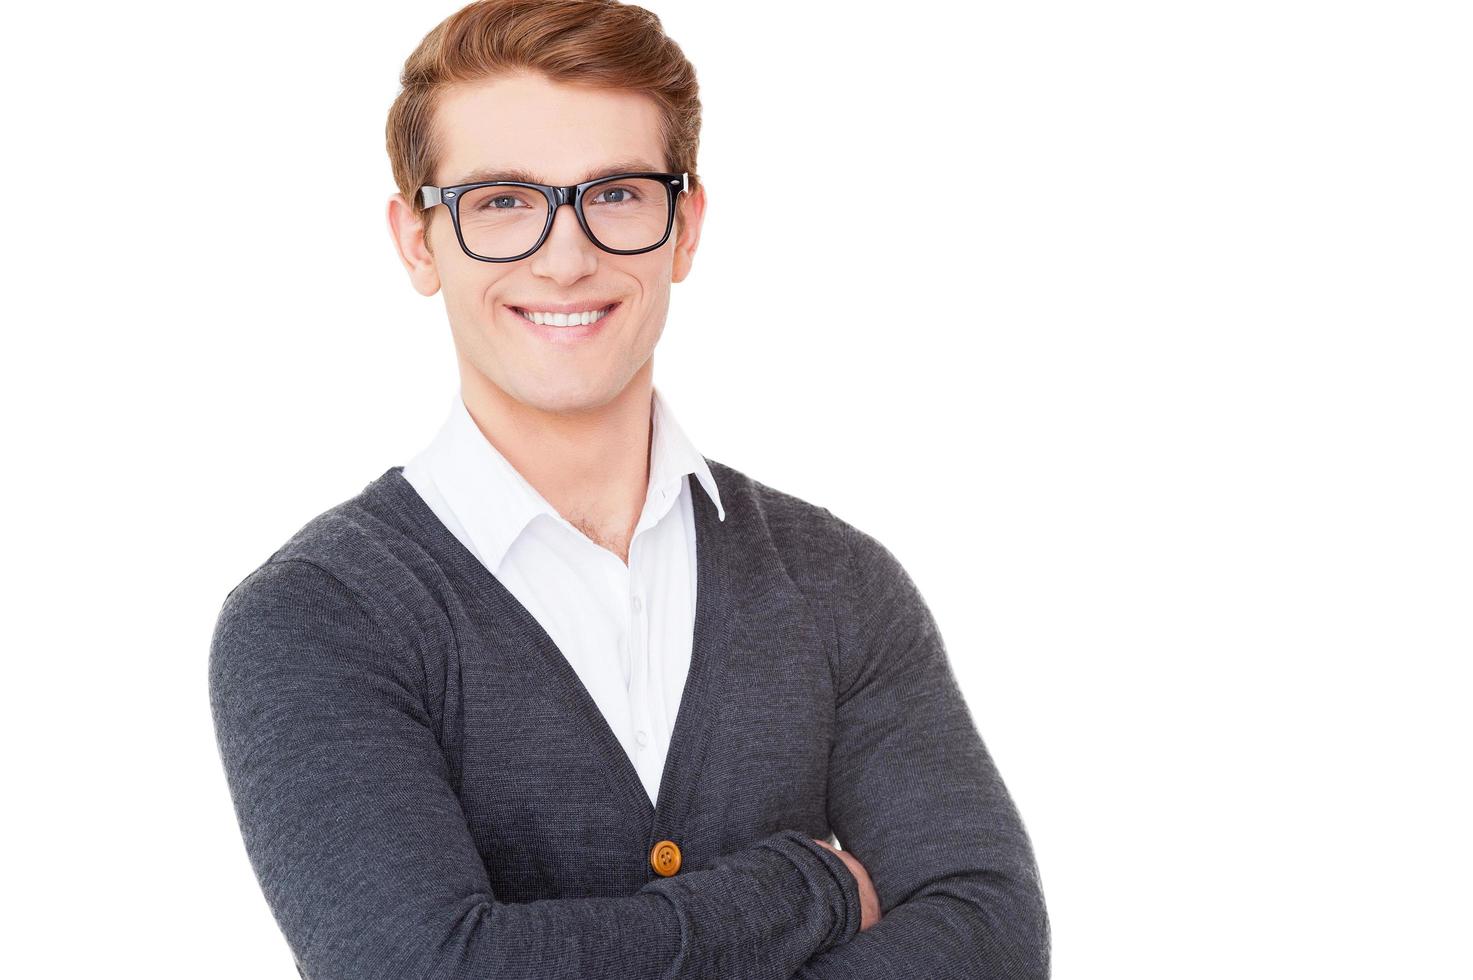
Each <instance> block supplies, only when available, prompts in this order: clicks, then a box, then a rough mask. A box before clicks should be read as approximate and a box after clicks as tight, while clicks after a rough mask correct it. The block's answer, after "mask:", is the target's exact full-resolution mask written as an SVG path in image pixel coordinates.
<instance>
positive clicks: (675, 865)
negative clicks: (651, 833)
mask: <svg viewBox="0 0 1473 980" xmlns="http://www.w3.org/2000/svg"><path fill="white" fill-rule="evenodd" d="M650 867H652V868H654V869H655V874H657V875H661V876H663V877H665V878H668V877H670V876H671V875H673V874H674V873H675V872H677V871H679V870H680V848H679V847H677V846H676V844H675V842H674V841H673V840H662V841H660V843H658V844H656V845H655V846H654V847H653V848H651V849H650Z"/></svg>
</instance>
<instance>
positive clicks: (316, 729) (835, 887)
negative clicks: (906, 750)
mask: <svg viewBox="0 0 1473 980" xmlns="http://www.w3.org/2000/svg"><path fill="white" fill-rule="evenodd" d="M394 635H395V627H394V625H393V624H392V622H390V621H389V620H388V619H387V618H385V617H384V616H383V614H382V611H381V610H380V609H379V608H378V607H377V605H376V603H374V602H372V601H370V600H364V599H363V598H361V597H360V595H359V594H358V593H357V592H355V591H353V590H351V589H349V588H348V587H346V586H345V585H344V584H343V583H342V582H341V581H340V580H339V579H338V578H337V577H336V576H334V575H333V574H332V573H331V572H330V571H328V570H327V569H326V568H324V567H323V566H320V565H318V564H316V563H315V562H311V561H308V560H305V559H299V558H285V559H280V558H275V557H273V559H271V560H268V562H267V563H266V564H264V565H262V566H261V567H259V568H258V569H256V570H255V571H253V572H252V573H251V574H250V575H248V576H247V577H246V578H245V579H243V580H242V581H241V583H240V584H239V585H237V586H236V587H235V588H234V589H232V590H231V592H230V593H229V595H228V596H227V597H226V599H225V602H224V604H223V606H222V608H221V611H220V615H219V618H218V621H217V623H216V626H215V630H214V633H213V636H212V639H211V644H210V654H209V667H208V675H209V695H210V706H211V712H212V715H213V720H214V726H215V733H216V739H217V743H218V747H219V751H220V756H221V761H222V763H223V766H224V770H225V775H226V781H227V783H228V786H229V790H230V794H231V797H232V801H233V804H234V807H235V812H236V816H237V819H238V821H239V824H240V830H241V834H242V838H243V841H244V844H245V849H246V853H247V856H248V858H249V861H250V863H251V865H252V868H253V870H254V872H255V874H256V877H257V880H258V881H259V883H260V885H261V888H262V891H263V892H264V895H265V898H266V901H267V903H268V905H269V906H270V909H271V911H272V914H273V915H274V917H275V919H276V922H277V924H278V925H279V927H280V929H281V931H282V933H283V935H284V937H285V939H286V941H287V943H288V945H289V947H290V949H291V952H292V954H293V956H294V958H295V960H296V965H297V969H298V972H300V973H301V974H302V975H303V976H305V977H307V978H310V980H376V978H383V980H388V978H394V980H399V978H403V977H416V978H425V980H441V978H444V980H450V978H456V980H472V978H474V980H490V978H493V977H494V978H497V980H518V978H533V977H535V978H537V980H561V978H567V980H573V978H586V977H593V976H617V977H621V978H630V980H634V978H649V980H654V978H663V980H675V978H707V980H709V978H717V977H731V978H738V977H740V978H758V977H769V978H777V980H786V978H789V977H791V976H792V973H793V971H794V970H796V969H798V968H799V967H800V966H801V965H802V964H803V963H804V962H805V961H806V960H808V959H809V958H811V957H812V956H813V955H814V954H815V953H818V952H821V951H823V950H825V949H827V948H829V947H830V946H833V945H835V944H838V943H841V942H844V941H846V940H847V939H848V938H849V937H850V936H852V935H854V934H855V933H856V932H858V930H859V919H860V909H859V905H858V891H857V888H856V886H855V883H854V879H853V876H852V875H850V874H849V872H848V869H847V868H846V867H845V866H844V864H843V863H842V861H840V860H839V859H838V858H837V857H835V856H833V855H832V854H829V853H828V852H827V851H825V849H824V848H823V847H821V846H820V845H818V844H816V843H814V842H813V841H812V839H811V838H809V837H808V836H807V835H806V834H804V833H801V832H799V831H795V830H785V831H782V832H779V833H775V834H773V835H771V836H770V837H767V838H765V839H763V840H761V841H758V842H757V843H755V844H754V845H752V846H751V847H749V848H746V849H744V850H741V851H738V852H734V853H731V854H726V855H722V856H720V857H719V858H716V859H714V860H712V861H711V862H709V863H708V864H706V865H705V866H702V867H699V868H693V869H691V870H689V871H685V870H682V871H681V872H680V873H679V874H676V875H674V876H671V877H668V878H660V879H657V880H654V881H651V882H649V883H648V884H646V885H645V886H644V887H642V888H641V889H640V890H639V891H638V892H637V893H635V894H633V895H629V896H622V897H617V898H592V899H590V898H579V899H566V900H563V899H548V900H541V901H534V902H526V903H509V902H498V901H497V899H496V896H495V895H494V894H493V893H492V890H491V886H490V882H489V879H488V876H487V874H486V869H485V865H484V864H483V862H482V860H481V857H480V855H479V853H478V852H477V850H476V848H475V844H474V841H473V840H472V837H471V833H470V830H469V827H468V825H467V822H466V819H465V816H464V813H463V812H462V810H461V807H460V802H459V798H458V797H457V796H456V794H455V792H454V790H453V788H452V786H451V783H450V774H449V769H448V765H447V763H446V759H445V756H444V753H443V751H442V750H441V748H440V745H439V743H438V741H437V740H436V738H435V736H434V732H433V729H432V727H431V722H430V718H429V715H428V713H427V711H426V709H425V705H424V698H423V695H422V688H423V673H422V667H421V665H420V663H419V662H418V656H417V653H416V654H414V655H411V654H409V653H407V652H405V649H404V648H405V647H407V646H408V644H407V643H395V642H393V641H392V640H391V639H390V637H392V636H394ZM841 876H845V877H847V878H848V882H847V883H846V882H844V880H843V878H842V877H841ZM846 885H847V887H846Z"/></svg>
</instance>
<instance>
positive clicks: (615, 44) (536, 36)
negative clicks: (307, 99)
mask: <svg viewBox="0 0 1473 980" xmlns="http://www.w3.org/2000/svg"><path fill="white" fill-rule="evenodd" d="M528 70H530V71H535V72H539V73H541V74H543V75H545V76H546V77H548V78H549V79H551V80H552V81H554V82H559V83H564V84H575V85H587V86H590V87H595V88H616V89H623V90H627V91H633V92H639V93H642V94H645V95H648V96H650V97H651V98H652V99H654V101H655V103H656V104H657V105H658V106H659V108H660V116H661V127H660V128H661V139H662V142H663V143H664V147H665V160H666V166H668V167H669V169H670V170H671V171H673V172H675V173H686V172H688V173H689V174H690V180H689V187H690V190H691V191H694V190H695V189H696V186H697V180H698V179H697V177H696V150H697V147H698V145H699V143H700V138H701V100H700V98H699V95H698V87H697V85H696V71H695V68H694V67H692V65H691V63H690V62H689V61H688V60H687V59H686V57H685V54H684V53H683V52H682V51H681V50H680V48H679V46H677V45H676V43H675V42H674V41H672V40H671V39H670V38H669V37H667V36H666V35H665V31H664V29H663V28H662V27H661V26H660V18H659V17H658V16H656V15H655V14H654V13H652V12H651V11H649V10H646V9H645V8H643V7H637V6H635V5H633V4H626V3H620V2H619V0H476V2H474V3H470V4H467V5H466V6H464V7H462V8H461V9H460V10H457V11H456V12H455V13H453V14H451V15H450V16H449V17H447V18H445V19H444V20H443V21H441V22H440V23H439V24H438V25H436V27H435V28H434V29H433V30H431V31H430V32H429V33H428V34H426V35H425V37H424V40H422V41H421V42H420V43H419V47H417V48H415V49H414V53H413V54H411V55H410V56H409V57H408V58H407V59H406V60H405V62H404V70H403V72H401V73H400V75H399V84H400V86H402V87H401V88H400V90H399V95H398V97H396V98H395V99H394V104H393V105H392V106H390V107H389V120H388V125H387V126H386V127H385V135H386V137H387V140H386V142H387V147H388V151H389V163H390V165H391V166H392V167H393V170H394V183H395V184H396V185H397V186H398V188H399V191H400V193H402V194H403V195H404V198H405V200H407V201H409V202H410V204H411V205H412V206H413V207H414V208H415V209H417V210H419V211H420V222H421V224H422V225H423V226H424V228H425V231H426V236H427V237H426V244H428V231H429V222H430V218H431V217H432V213H433V211H432V209H431V210H426V209H424V208H423V207H422V206H421V204H420V200H419V189H420V187H422V186H424V185H425V184H431V183H433V182H434V181H433V179H432V175H433V174H434V172H435V167H436V165H437V164H438V162H439V158H440V153H441V151H442V147H441V145H440V143H439V141H438V139H437V136H436V134H435V132H434V126H433V123H434V118H435V108H436V106H437V105H438V102H439V97H440V93H441V92H443V91H444V90H445V89H446V88H448V87H449V86H451V85H454V84H456V83H459V82H474V81H481V80H483V79H489V78H496V77H500V76H502V75H505V74H510V73H513V72H518V71H528ZM679 227H680V215H679V213H678V212H677V214H676V229H677V231H678V229H679Z"/></svg>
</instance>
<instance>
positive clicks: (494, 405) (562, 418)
mask: <svg viewBox="0 0 1473 980" xmlns="http://www.w3.org/2000/svg"><path fill="white" fill-rule="evenodd" d="M653 377H654V359H653V358H651V359H650V360H649V361H647V362H645V365H644V366H643V367H642V368H640V370H639V371H638V372H637V373H636V374H635V375H634V377H633V378H631V379H630V381H629V384H628V385H626V386H625V387H624V389H623V390H622V391H620V392H619V393H618V394H617V395H615V396H614V397H613V398H612V399H611V400H609V401H608V402H605V403H604V404H601V405H595V406H590V407H580V408H577V409H575V410H571V411H561V410H548V409H545V408H542V407H538V406H535V405H529V404H527V403H526V402H521V401H518V400H516V399H515V398H512V397H511V396H510V395H508V394H507V393H506V391H504V390H503V389H502V388H500V387H498V386H497V385H495V384H493V383H492V382H491V381H490V380H488V379H487V378H486V377H485V375H483V374H481V373H480V372H479V371H475V370H470V369H466V368H464V367H463V368H462V370H461V389H460V390H461V398H462V399H463V400H464V402H465V406H466V409H467V410H468V411H469V412H470V415H471V418H472V419H474V420H475V423H476V427H477V428H479V429H480V430H481V434H482V435H484V436H485V437H486V439H487V440H488V441H489V442H490V443H491V444H492V445H493V446H495V447H496V449H497V451H498V452H500V453H501V455H503V456H505V457H506V459H507V461H508V462H510V463H511V465H512V466H513V467H515V468H516V470H517V472H518V473H520V474H521V475H522V476H523V477H524V478H525V479H526V480H527V482H528V483H530V484H532V486H533V487H534V488H536V490H537V492H538V493H540V494H542V496H543V497H544V498H546V500H547V502H548V503H549V504H551V505H552V506H553V508H554V509H555V510H556V511H557V512H558V513H559V514H561V515H562V516H563V517H564V518H565V519H566V520H567V521H569V522H570V523H572V524H573V525H574V526H576V527H577V528H578V529H579V530H581V531H583V533H584V534H585V535H587V536H588V537H589V538H590V539H591V540H592V541H594V542H595V543H596V544H598V545H600V546H602V547H605V548H607V549H609V550H610V551H612V552H614V553H615V554H616V555H619V556H620V558H621V560H623V561H625V562H627V561H628V557H627V556H628V544H629V540H630V539H631V538H632V536H633V534H634V527H635V525H636V524H637V523H638V522H639V515H640V513H641V512H642V511H643V509H644V500H645V495H646V493H647V492H648V488H649V466H650V443H651V434H652V430H651V421H652V420H651V413H652V410H653V405H652V402H651V399H652V395H653V391H654V382H653Z"/></svg>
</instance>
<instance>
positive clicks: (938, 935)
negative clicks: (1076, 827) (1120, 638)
mask: <svg viewBox="0 0 1473 980" xmlns="http://www.w3.org/2000/svg"><path fill="white" fill-rule="evenodd" d="M841 523H842V522H841ZM842 529H843V533H844V535H845V536H846V537H847V538H848V540H849V543H850V560H849V562H848V563H847V565H846V567H845V570H844V572H843V575H844V576H845V579H844V582H843V584H842V586H841V588H840V593H841V594H840V595H838V596H837V597H836V598H837V599H838V602H837V604H836V606H835V607H834V608H835V609H836V612H835V615H836V618H837V622H836V623H835V630H836V632H837V635H838V637H839V643H838V646H839V673H840V675H841V676H840V678H839V681H838V685H837V688H836V690H837V691H838V693H837V694H836V703H837V727H836V731H835V735H834V746H833V750H832V758H831V760H830V766H829V787H828V800H829V803H828V808H829V810H828V812H829V821H830V824H831V825H832V827H833V829H834V832H835V834H837V836H838V838H839V841H840V843H841V844H842V845H843V847H844V849H845V850H847V851H851V852H853V854H854V856H855V857H856V858H857V859H858V860H859V862H860V863H861V864H863V865H864V867H865V870H866V871H868V872H869V875H870V877H871V879H872V880H873V881H874V885H875V890H876V892H877V893H878V895H879V899H880V908H881V912H882V917H881V920H880V921H879V923H877V924H876V925H874V926H872V927H871V928H869V929H866V930H864V931H863V932H860V933H859V934H858V935H856V936H855V937H854V938H853V939H852V940H850V941H849V942H847V943H845V944H843V945H842V946H838V947H835V948H833V949H830V950H826V951H824V952H822V953H819V954H817V955H816V956H815V957H814V958H813V959H812V960H810V961H809V962H808V963H806V964H805V965H804V966H803V967H802V968H801V969H800V970H799V971H798V972H797V973H796V974H795V980H841V978H842V980H870V978H873V980H881V978H885V980H889V978H894V977H927V978H929V980H962V978H968V980H972V978H978V980H980V978H988V980H992V978H1009V980H1012V978H1019V980H1023V978H1027V980H1035V978H1047V977H1048V975H1049V969H1050V967H1049V946H1050V938H1049V921H1048V915H1047V911H1046V909H1045V906H1044V900H1043V891H1042V887H1041V884H1040V880H1039V874H1038V869H1037V866H1036V864H1035V861H1034V855H1033V851H1032V845H1031V844H1030V842H1029V839H1028V835H1027V833H1026V831H1025V829H1024V826H1023V823H1022V820H1021V818H1020V816H1019V814H1018V811H1017V810H1016V808H1015V807H1014V804H1013V801H1012V799H1011V797H1010V796H1009V794H1008V791H1007V789H1006V787H1005V786H1004V784H1003V780H1002V778H1001V777H1000V776H999V774H998V770H997V768H996V766H995V765H994V764H993V761H992V758H991V756H990V754H989V753H988V751H987V749H986V747H985V746H984V744H983V742H982V739H981V737H980V735H979V734H978V731H977V727H976V725H975V723H974V722H973V719H972V716H971V713H970V710H969V708H968V706H967V704H966V702H965V701H964V700H963V697H962V693H961V691H960V690H959V688H958V686H957V683H956V678H955V675H954V674H953V672H952V668H951V665H950V662H949V661H948V659H947V653H946V649H945V646H944V644H943V643H942V638H941V635H940V633H939V632H938V630H937V627H936V623H935V620H934V619H933V618H932V614H931V612H930V610H929V608H928V607H927V605H926V603H925V602H924V600H923V599H922V598H921V595H920V593H919V591H918V590H917V588H916V585H915V583H914V582H913V581H912V580H911V577H910V576H909V574H907V572H906V571H905V569H904V568H903V567H902V566H901V565H900V563H899V561H898V560H897V559H896V558H895V556H894V555H893V554H892V553H891V552H890V551H889V549H887V548H886V547H885V546H884V545H882V544H881V543H880V542H878V541H877V540H875V539H874V538H873V537H871V536H870V535H868V534H865V533H864V532H862V531H859V530H857V529H855V528H854V527H852V526H851V525H847V524H843V525H842Z"/></svg>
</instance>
